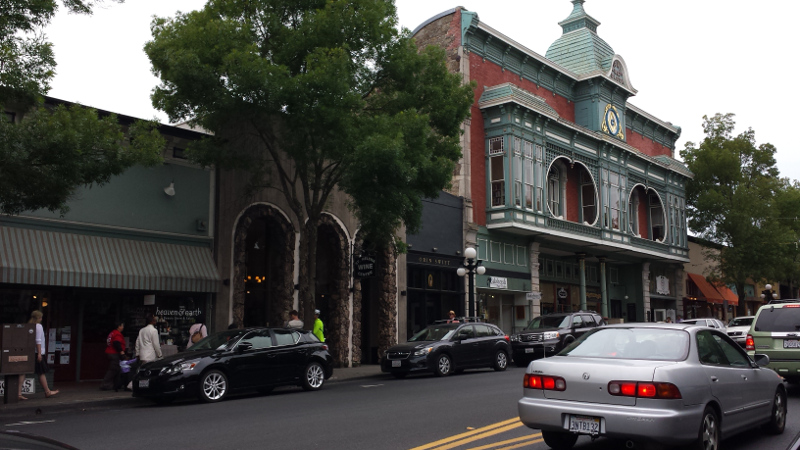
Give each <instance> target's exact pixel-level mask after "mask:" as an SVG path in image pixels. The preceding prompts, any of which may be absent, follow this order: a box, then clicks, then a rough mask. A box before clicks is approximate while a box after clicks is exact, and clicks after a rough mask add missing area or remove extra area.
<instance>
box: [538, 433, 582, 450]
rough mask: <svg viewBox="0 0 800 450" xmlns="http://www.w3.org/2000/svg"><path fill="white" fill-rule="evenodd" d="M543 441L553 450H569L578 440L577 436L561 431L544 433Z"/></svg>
mask: <svg viewBox="0 0 800 450" xmlns="http://www.w3.org/2000/svg"><path fill="white" fill-rule="evenodd" d="M542 439H544V443H545V444H547V446H548V447H550V448H552V449H553V450H569V449H571V448H572V446H574V445H575V442H577V440H578V435H577V434H572V433H562V432H560V431H544V430H543V431H542Z"/></svg>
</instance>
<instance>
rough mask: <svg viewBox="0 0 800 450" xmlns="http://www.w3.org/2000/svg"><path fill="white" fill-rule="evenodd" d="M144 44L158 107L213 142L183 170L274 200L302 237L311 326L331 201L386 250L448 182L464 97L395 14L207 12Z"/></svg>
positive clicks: (292, 4)
mask: <svg viewBox="0 0 800 450" xmlns="http://www.w3.org/2000/svg"><path fill="white" fill-rule="evenodd" d="M152 32H153V40H152V41H150V42H149V43H147V44H146V45H145V52H146V53H147V55H148V56H149V57H150V60H151V62H152V65H153V71H154V73H155V74H156V75H157V76H159V77H160V78H161V81H162V84H161V85H160V86H159V87H157V88H156V89H155V91H154V93H153V95H152V98H153V104H154V105H155V106H156V108H158V109H160V110H163V111H165V112H166V113H167V114H168V115H169V117H170V119H171V120H173V121H177V120H189V121H191V122H192V123H194V124H197V125H200V126H202V127H203V128H206V129H208V130H211V131H213V132H214V135H215V136H214V137H213V138H209V139H206V140H204V141H201V142H198V143H196V144H195V145H194V146H193V147H191V148H189V151H188V153H189V155H190V158H193V159H194V160H195V161H197V162H200V163H202V164H206V165H215V166H217V167H219V168H222V169H239V170H244V171H246V172H247V173H248V174H249V183H248V184H249V186H250V188H251V189H253V190H260V189H265V188H277V189H279V190H280V192H282V195H283V196H285V198H286V200H287V203H288V204H289V205H290V208H291V211H292V213H293V214H294V216H295V219H296V220H297V223H299V224H301V230H300V261H299V267H300V278H299V283H300V292H299V296H300V308H301V310H302V314H303V316H304V317H303V318H304V320H305V322H306V323H309V324H310V323H313V320H312V319H313V316H312V315H313V311H314V298H315V295H314V289H315V286H314V283H313V277H314V274H315V273H316V249H317V227H318V225H319V223H320V222H319V221H320V217H321V214H322V213H323V210H324V208H325V203H326V201H327V200H328V198H329V197H330V196H331V195H332V194H333V192H334V191H335V190H336V189H338V190H341V191H343V192H344V193H346V194H347V195H349V198H350V199H351V209H352V211H353V212H354V214H355V215H356V217H357V218H358V219H359V220H360V223H361V227H362V228H361V230H362V231H363V232H364V233H365V235H366V236H367V238H368V239H369V240H370V241H371V242H373V243H377V244H378V245H379V246H383V247H384V248H385V246H387V245H395V243H397V242H398V240H397V239H396V233H397V231H398V229H399V227H400V226H401V225H404V226H405V227H406V229H407V231H408V232H414V231H416V230H417V229H418V228H419V226H420V220H421V219H420V215H421V209H422V206H421V205H422V203H421V198H422V197H436V196H437V195H438V193H439V192H440V190H441V189H442V188H444V187H445V186H447V185H448V183H449V182H450V179H451V177H452V174H453V168H454V163H455V162H456V161H457V160H458V159H459V157H460V146H459V139H460V133H461V124H462V122H463V121H464V119H465V118H466V117H467V116H468V113H469V108H470V105H471V104H472V101H473V86H471V85H464V84H463V83H462V81H461V78H460V77H459V76H457V75H454V74H450V73H449V72H448V71H447V68H446V66H445V61H444V52H443V51H442V50H441V49H438V48H433V47H430V48H426V49H424V50H422V51H419V50H418V49H417V47H416V45H415V44H414V41H413V40H412V39H411V37H410V35H409V32H408V30H398V28H397V18H396V10H395V6H394V2H392V1H386V0H348V1H339V0H334V1H331V0H303V1H297V0H247V1H244V0H211V1H209V3H208V4H207V5H206V6H205V8H203V9H202V10H200V11H195V12H190V13H186V14H178V15H177V16H176V17H174V18H171V19H166V18H160V19H156V20H155V21H154V22H153V25H152ZM400 244H401V246H402V243H400ZM401 250H402V248H401ZM239 306H241V305H239ZM236 307H237V306H236V305H235V306H234V308H236Z"/></svg>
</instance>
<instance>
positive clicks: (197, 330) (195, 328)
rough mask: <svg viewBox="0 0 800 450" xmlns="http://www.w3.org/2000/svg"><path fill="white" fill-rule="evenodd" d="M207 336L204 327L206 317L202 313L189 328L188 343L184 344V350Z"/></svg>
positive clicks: (206, 328) (206, 330) (206, 329)
mask: <svg viewBox="0 0 800 450" xmlns="http://www.w3.org/2000/svg"><path fill="white" fill-rule="evenodd" d="M206 336H208V327H206V316H205V315H204V314H202V313H200V314H198V315H197V317H195V318H194V325H192V326H191V327H189V342H187V343H186V348H189V347H191V346H193V345H194V344H197V343H198V342H200V339H203V338H204V337H206Z"/></svg>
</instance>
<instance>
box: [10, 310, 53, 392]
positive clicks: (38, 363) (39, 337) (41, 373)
mask: <svg viewBox="0 0 800 450" xmlns="http://www.w3.org/2000/svg"><path fill="white" fill-rule="evenodd" d="M43 316H44V315H43V314H42V312H41V311H33V312H32V313H31V319H30V320H29V321H28V323H35V324H36V356H35V369H34V372H36V375H38V378H39V384H41V385H42V389H44V396H45V397H47V398H50V397H52V396H54V395H56V394H58V390H53V391H51V390H50V388H49V387H48V386H47V377H46V374H47V372H48V371H49V370H50V367H48V366H47V359H46V357H45V346H44V328H43V327H42V317H43ZM24 382H25V375H20V376H19V389H20V391H19V399H20V400H27V398H26V397H23V396H22V383H24Z"/></svg>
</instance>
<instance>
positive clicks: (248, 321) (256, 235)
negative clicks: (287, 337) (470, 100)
mask: <svg viewBox="0 0 800 450" xmlns="http://www.w3.org/2000/svg"><path fill="white" fill-rule="evenodd" d="M233 239H234V242H233V248H234V250H233V270H234V277H233V280H234V281H233V290H234V293H233V321H234V323H235V324H236V325H237V326H239V327H243V326H267V325H268V326H282V325H283V322H284V320H285V319H286V318H287V315H288V311H290V310H291V309H292V306H293V304H294V247H295V239H296V238H295V231H294V227H293V226H292V224H291V222H289V221H288V220H287V219H286V217H285V216H284V215H283V214H281V213H280V211H278V210H277V209H276V208H274V207H272V206H269V205H263V204H259V205H253V206H251V207H249V208H248V209H247V210H246V211H245V212H244V213H243V214H242V216H241V217H240V218H239V221H238V223H237V225H236V231H235V232H234V238H233Z"/></svg>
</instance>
